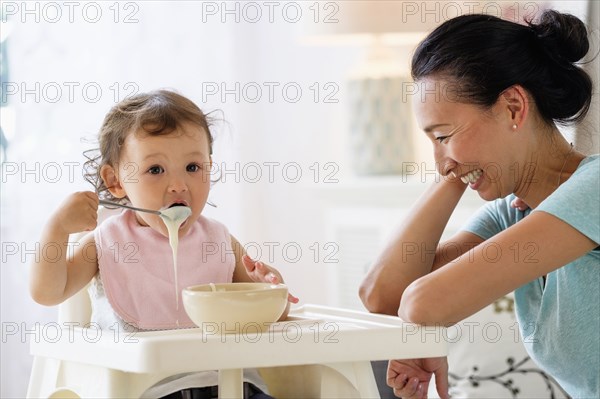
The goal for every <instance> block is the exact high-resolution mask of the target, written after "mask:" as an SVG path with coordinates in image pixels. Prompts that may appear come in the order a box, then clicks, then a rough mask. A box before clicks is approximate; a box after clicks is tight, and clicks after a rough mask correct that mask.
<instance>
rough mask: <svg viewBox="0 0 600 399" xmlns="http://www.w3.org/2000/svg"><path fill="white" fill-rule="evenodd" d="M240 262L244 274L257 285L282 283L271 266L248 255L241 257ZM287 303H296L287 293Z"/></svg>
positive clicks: (294, 298) (296, 300)
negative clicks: (243, 268) (244, 271)
mask: <svg viewBox="0 0 600 399" xmlns="http://www.w3.org/2000/svg"><path fill="white" fill-rule="evenodd" d="M242 262H243V263H244V267H245V268H246V273H248V276H249V277H250V278H251V279H252V281H256V282H258V283H271V284H280V283H282V282H283V280H282V279H281V275H280V274H279V272H278V271H277V270H276V269H275V268H272V267H271V266H267V265H265V264H264V263H263V262H261V261H255V260H253V259H252V258H251V257H249V256H248V255H244V256H243V257H242ZM288 301H289V302H291V303H298V298H296V297H295V296H293V295H292V294H290V293H288Z"/></svg>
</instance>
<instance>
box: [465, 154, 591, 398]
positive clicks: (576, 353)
mask: <svg viewBox="0 0 600 399" xmlns="http://www.w3.org/2000/svg"><path fill="white" fill-rule="evenodd" d="M514 198H515V196H514V195H510V196H508V197H506V198H503V199H498V200H496V201H493V202H490V203H487V204H486V205H484V206H483V207H482V208H481V209H480V210H479V211H478V212H477V213H476V214H475V215H474V216H473V217H472V218H471V220H469V221H468V222H467V224H466V225H465V226H464V227H463V230H466V231H470V232H472V233H474V234H476V235H478V236H479V237H481V238H483V239H486V240H487V239H489V238H491V237H493V236H494V235H495V234H497V233H499V232H501V231H502V230H505V229H507V228H509V227H510V226H512V225H513V224H515V223H518V222H519V221H520V220H521V219H523V218H525V217H527V215H528V214H529V213H530V212H532V211H531V210H527V211H525V212H521V211H519V210H517V209H515V208H512V207H511V206H510V202H511V201H512V200H513V199H514ZM533 212H546V213H549V214H551V215H554V216H556V217H557V218H559V219H561V220H562V221H564V222H565V223H568V224H569V225H571V226H572V227H574V228H575V229H577V230H578V231H580V232H581V233H583V234H584V235H585V236H587V237H588V238H589V239H591V240H592V241H593V242H595V243H596V244H599V243H600V156H599V155H594V156H590V157H587V158H585V159H584V160H583V161H582V162H581V163H580V165H579V167H578V168H577V170H576V171H575V173H574V174H573V175H572V176H571V177H570V178H569V180H567V181H566V182H565V183H563V184H562V185H561V186H560V187H559V188H558V189H557V190H556V191H555V192H554V193H552V195H550V196H549V197H548V198H546V199H545V200H544V201H543V202H542V203H541V204H540V205H539V206H538V207H537V208H536V209H535V210H533ZM523 248H524V249H525V250H523V252H522V253H521V256H527V255H528V254H529V255H532V259H535V256H534V255H533V251H534V250H535V247H534V246H530V247H529V248H528V247H527V246H525V245H523ZM527 249H529V251H528V250H527ZM515 312H516V315H517V320H518V321H519V326H520V330H521V336H522V338H523V343H524V345H525V349H526V350H527V352H528V353H529V355H530V356H531V358H532V359H533V360H534V361H535V362H536V363H537V364H538V365H539V366H540V367H541V368H542V369H544V370H545V371H546V372H548V374H550V375H551V376H553V377H554V378H555V379H556V381H558V383H559V384H560V385H561V386H562V387H563V389H565V391H567V392H568V393H569V395H571V396H572V397H574V398H586V399H587V398H590V399H591V398H600V247H597V248H596V249H595V250H593V251H591V252H589V253H587V254H585V255H584V256H582V257H581V258H579V259H576V260H574V261H573V262H571V263H569V264H567V265H565V266H563V267H561V268H559V269H557V270H555V271H553V272H552V273H550V274H548V276H547V278H546V282H545V285H544V281H543V278H539V279H536V280H534V281H531V282H529V283H527V284H525V285H523V286H522V287H519V288H517V290H515Z"/></svg>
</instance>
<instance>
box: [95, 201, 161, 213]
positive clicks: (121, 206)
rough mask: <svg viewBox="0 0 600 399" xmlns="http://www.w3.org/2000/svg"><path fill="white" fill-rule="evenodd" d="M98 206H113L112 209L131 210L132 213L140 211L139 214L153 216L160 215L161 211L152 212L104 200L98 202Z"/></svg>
mask: <svg viewBox="0 0 600 399" xmlns="http://www.w3.org/2000/svg"><path fill="white" fill-rule="evenodd" d="M100 205H104V206H107V207H111V206H113V207H118V208H127V209H131V210H133V211H140V212H147V213H153V214H155V215H162V212H161V211H153V210H151V209H144V208H137V207H135V206H131V205H125V204H119V203H118V202H111V201H106V200H100Z"/></svg>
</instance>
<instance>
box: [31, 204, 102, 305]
mask: <svg viewBox="0 0 600 399" xmlns="http://www.w3.org/2000/svg"><path fill="white" fill-rule="evenodd" d="M97 209H98V197H97V196H96V194H94V193H92V192H80V193H75V194H73V195H71V196H70V197H69V198H67V200H65V202H64V203H63V204H62V205H61V207H59V209H58V210H57V211H56V212H55V213H54V214H53V215H52V217H51V219H50V221H49V222H48V224H47V225H46V226H45V228H44V231H43V233H42V238H41V240H40V243H39V246H38V253H37V255H36V261H34V262H33V263H32V265H31V276H30V284H29V288H30V292H31V296H32V298H33V300H34V301H36V302H37V303H39V304H42V305H48V306H50V305H57V304H59V303H61V302H63V301H64V300H66V299H67V298H69V297H70V296H72V295H74V294H76V293H77V292H78V291H79V290H80V289H81V288H83V287H84V286H85V285H86V284H87V283H88V282H89V281H90V280H91V279H92V277H94V275H95V274H96V271H97V270H98V262H97V257H96V246H95V243H94V235H93V234H92V233H89V234H87V235H86V236H85V237H84V238H83V239H82V240H81V241H80V242H79V243H77V245H76V246H75V248H74V249H72V250H71V251H69V248H68V241H69V234H71V233H77V232H80V231H84V230H91V229H93V228H95V227H96V223H97V213H96V212H97ZM70 252H71V253H70Z"/></svg>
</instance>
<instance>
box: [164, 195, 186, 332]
mask: <svg viewBox="0 0 600 399" xmlns="http://www.w3.org/2000/svg"><path fill="white" fill-rule="evenodd" d="M191 214H192V208H190V207H187V206H182V205H175V206H172V207H170V208H167V209H164V210H162V211H160V218H161V219H162V220H163V222H164V223H165V226H167V230H168V232H169V244H170V245H171V250H172V251H173V273H174V275H175V306H176V309H177V310H179V282H178V279H177V247H178V245H179V226H181V224H182V223H183V222H185V220H186V219H187V218H189V217H190V215H191ZM177 323H178V324H179V321H177Z"/></svg>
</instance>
